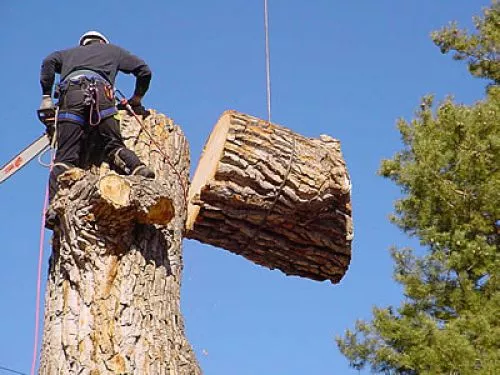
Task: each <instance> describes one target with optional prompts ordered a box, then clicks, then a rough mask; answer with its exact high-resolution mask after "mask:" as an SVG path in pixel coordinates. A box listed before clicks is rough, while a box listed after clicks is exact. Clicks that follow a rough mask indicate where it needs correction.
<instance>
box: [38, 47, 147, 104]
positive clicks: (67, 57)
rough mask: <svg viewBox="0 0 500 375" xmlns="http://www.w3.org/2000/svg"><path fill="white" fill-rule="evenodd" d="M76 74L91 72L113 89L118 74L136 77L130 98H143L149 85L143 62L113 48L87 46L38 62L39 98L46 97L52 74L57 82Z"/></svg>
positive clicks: (51, 81) (57, 53)
mask: <svg viewBox="0 0 500 375" xmlns="http://www.w3.org/2000/svg"><path fill="white" fill-rule="evenodd" d="M76 70H92V71H94V72H96V73H99V74H100V75H101V76H102V77H103V78H105V79H106V80H107V81H108V82H109V83H110V84H111V85H113V86H114V83H115V78H116V74H117V73H118V71H120V72H123V73H126V74H130V73H132V74H133V75H134V76H135V77H136V82H135V91H134V94H135V95H138V96H141V97H142V96H144V94H145V93H146V91H147V90H148V88H149V82H150V81H151V70H150V69H149V67H148V65H147V64H146V63H145V62H144V60H142V59H140V58H139V57H137V56H134V55H132V54H131V53H130V52H128V51H126V50H124V49H123V48H120V47H118V46H116V45H113V44H103V43H91V44H88V45H86V46H78V47H74V48H70V49H66V50H62V51H56V52H53V53H51V54H50V55H49V56H47V57H46V58H45V59H44V60H43V62H42V68H41V71H40V84H41V86H42V93H43V95H50V93H51V91H52V85H53V84H54V79H55V73H58V74H60V75H61V81H63V80H64V78H65V77H67V76H68V74H70V73H71V72H74V71H76Z"/></svg>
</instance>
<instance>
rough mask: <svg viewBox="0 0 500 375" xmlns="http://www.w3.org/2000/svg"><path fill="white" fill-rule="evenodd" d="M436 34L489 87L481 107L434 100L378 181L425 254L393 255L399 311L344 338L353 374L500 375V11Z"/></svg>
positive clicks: (428, 100) (495, 6)
mask: <svg viewBox="0 0 500 375" xmlns="http://www.w3.org/2000/svg"><path fill="white" fill-rule="evenodd" d="M476 28H477V33H476V34H473V35H469V34H467V32H465V31H458V29H457V28H456V25H454V24H452V25H451V26H449V27H448V28H444V29H443V30H441V31H439V32H436V33H433V34H432V37H433V40H434V41H435V43H436V44H437V45H438V46H439V47H440V48H441V50H442V51H443V52H449V51H455V53H456V55H455V56H456V57H458V58H459V59H461V60H467V61H468V65H469V69H470V71H471V73H472V74H473V75H474V76H478V77H481V78H486V79H488V80H489V89H488V90H487V94H486V97H485V98H484V99H483V100H481V101H479V102H477V103H476V104H474V105H472V106H466V105H461V104H455V103H454V102H453V100H452V98H448V99H446V100H444V101H443V102H441V103H437V104H436V103H435V100H434V99H433V98H432V97H425V98H424V99H423V101H422V104H421V105H420V108H419V110H418V111H417V113H416V116H415V119H413V120H412V121H410V122H408V121H405V120H400V121H399V123H398V128H399V131H400V133H401V137H402V141H403V144H404V148H403V150H402V151H400V152H398V153H397V154H396V155H395V156H394V157H393V158H392V159H390V160H384V161H383V162H382V166H381V169H380V171H379V173H380V174H381V175H382V176H383V177H386V178H389V179H391V180H392V181H394V182H395V183H396V184H397V185H398V186H399V187H400V188H401V190H402V193H403V198H402V199H400V200H399V201H397V202H396V205H395V213H394V215H393V216H392V218H391V220H392V221H393V222H394V223H395V224H396V225H397V226H399V227H400V228H401V229H402V230H404V231H405V232H406V233H408V234H409V235H411V236H416V237H417V238H418V239H419V240H420V243H421V245H422V246H423V248H425V249H427V251H426V252H425V254H424V255H418V254H416V253H415V252H414V251H412V250H411V249H392V250H391V254H392V257H393V259H394V262H395V270H394V278H395V280H396V281H397V282H398V283H400V284H401V285H402V286H403V288H404V295H405V298H404V301H403V302H402V303H401V305H400V306H399V307H398V308H392V307H389V308H375V309H374V311H373V319H372V320H371V321H369V322H364V321H358V322H357V323H356V327H355V329H354V330H348V331H347V332H346V333H345V336H344V337H338V338H337V344H338V346H339V348H340V350H341V352H342V353H343V354H344V355H345V356H346V357H347V358H348V360H349V361H350V364H351V366H352V367H354V368H358V369H360V368H364V367H368V366H369V367H370V368H371V370H372V371H373V372H376V373H384V374H405V375H417V374H432V375H434V374H457V375H458V374H460V375H467V374H500V280H499V278H500V258H499V253H500V252H499V245H500V239H499V234H500V171H499V168H500V87H499V86H498V84H499V77H500V57H499V55H498V53H499V48H500V7H499V3H498V1H496V0H495V1H493V3H492V6H491V7H490V8H488V9H486V10H485V11H484V13H483V17H480V18H477V19H476Z"/></svg>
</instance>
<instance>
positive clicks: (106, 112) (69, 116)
mask: <svg viewBox="0 0 500 375" xmlns="http://www.w3.org/2000/svg"><path fill="white" fill-rule="evenodd" d="M117 112H118V111H117V110H116V107H109V108H107V109H103V110H102V111H99V116H100V117H101V118H106V117H109V116H113V115H115V114H116V113H117ZM57 120H58V121H61V120H69V121H72V122H76V123H77V124H79V125H85V122H86V121H85V118H84V117H83V116H80V115H75V114H74V113H69V112H62V113H59V115H58V116H57Z"/></svg>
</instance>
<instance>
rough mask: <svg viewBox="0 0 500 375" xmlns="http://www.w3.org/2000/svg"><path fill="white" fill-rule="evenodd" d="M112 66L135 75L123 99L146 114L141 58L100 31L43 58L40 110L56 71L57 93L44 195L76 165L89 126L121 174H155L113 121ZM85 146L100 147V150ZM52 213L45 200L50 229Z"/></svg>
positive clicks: (46, 106)
mask: <svg viewBox="0 0 500 375" xmlns="http://www.w3.org/2000/svg"><path fill="white" fill-rule="evenodd" d="M118 71H121V72H124V73H127V74H128V73H132V74H134V75H135V76H136V78H137V80H136V86H135V91H134V95H133V96H132V98H131V99H130V100H129V103H130V105H131V106H132V108H133V109H134V112H136V113H137V114H138V115H147V112H146V111H145V110H144V107H143V106H142V104H141V99H142V97H143V96H144V94H145V93H146V91H147V90H148V88H149V82H150V80H151V70H150V69H149V67H148V66H147V65H146V63H145V62H144V61H143V60H141V59H139V58H138V57H136V56H134V55H132V54H130V53H129V52H127V51H125V50H123V49H122V48H120V47H118V46H115V45H112V44H110V43H109V41H108V39H107V38H106V37H105V36H104V35H102V34H101V33H99V32H97V31H89V32H86V33H85V34H83V35H82V36H81V38H80V41H79V46H78V47H75V48H70V49H67V50H64V51H56V52H54V53H52V54H50V55H49V56H47V57H46V58H45V59H44V60H43V63H42V68H41V73H40V84H41V86H42V94H43V98H42V103H41V105H40V110H41V111H50V110H52V109H53V108H54V103H53V102H52V98H51V92H52V85H53V84H54V75H55V73H58V74H60V75H61V83H60V84H59V85H57V88H56V94H55V96H56V97H57V98H59V103H58V106H59V115H58V122H57V131H56V133H55V134H56V137H57V139H56V145H57V151H56V156H55V160H54V167H53V168H52V170H51V173H50V178H49V192H50V194H49V200H50V201H52V199H53V198H54V196H55V194H56V188H57V177H58V176H59V175H60V174H61V173H62V172H64V171H65V170H68V169H69V168H71V167H73V166H81V162H82V146H83V142H82V138H83V136H84V134H86V133H87V134H88V133H89V132H90V130H91V129H92V131H93V133H94V134H95V133H97V134H98V136H99V138H100V141H101V144H102V145H103V148H104V153H105V156H106V157H107V158H108V159H109V161H110V162H111V163H112V164H113V165H115V166H116V167H118V168H119V169H121V170H122V171H123V172H125V173H126V174H137V175H141V176H144V177H148V178H154V177H155V175H154V172H153V171H152V170H150V169H149V168H148V167H146V166H145V165H144V164H143V163H141V161H140V160H139V158H138V157H137V156H136V155H135V153H134V152H132V151H130V150H129V149H127V148H126V147H125V145H124V143H123V140H122V138H121V135H120V127H119V124H118V121H117V120H116V119H115V118H114V115H115V114H116V113H117V109H116V107H115V95H114V88H113V86H114V81H115V77H116V74H117V73H118ZM94 127H95V128H94ZM91 152H93V153H100V150H91ZM56 218H57V215H56V212H55V210H54V209H53V208H52V207H51V206H50V207H49V209H48V210H47V213H46V227H47V228H50V229H52V228H53V227H54V224H55V223H56Z"/></svg>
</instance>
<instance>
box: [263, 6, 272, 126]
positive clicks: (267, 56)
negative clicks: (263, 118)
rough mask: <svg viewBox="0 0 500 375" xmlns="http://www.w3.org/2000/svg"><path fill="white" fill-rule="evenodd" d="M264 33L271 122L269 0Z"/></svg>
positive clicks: (265, 11) (269, 118) (268, 111)
mask: <svg viewBox="0 0 500 375" xmlns="http://www.w3.org/2000/svg"><path fill="white" fill-rule="evenodd" d="M264 32H265V39H266V94H267V95H266V98H267V121H268V122H271V57H270V53H269V10H268V7H267V0H264Z"/></svg>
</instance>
